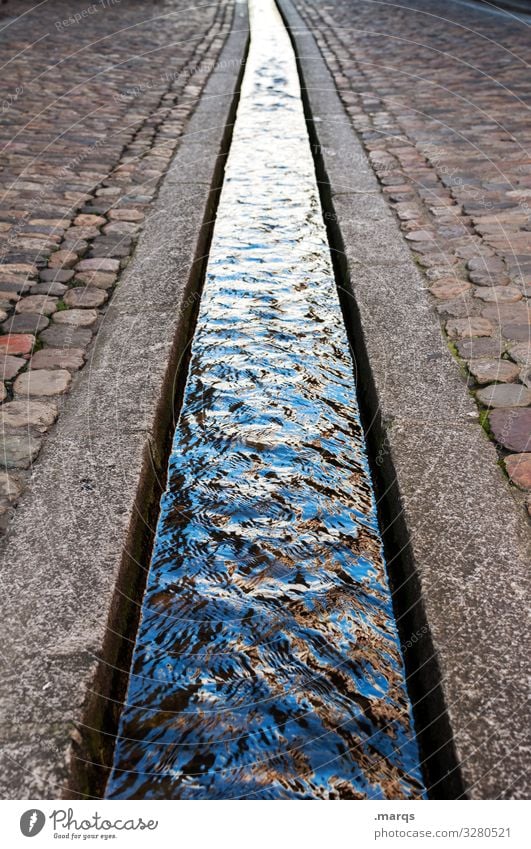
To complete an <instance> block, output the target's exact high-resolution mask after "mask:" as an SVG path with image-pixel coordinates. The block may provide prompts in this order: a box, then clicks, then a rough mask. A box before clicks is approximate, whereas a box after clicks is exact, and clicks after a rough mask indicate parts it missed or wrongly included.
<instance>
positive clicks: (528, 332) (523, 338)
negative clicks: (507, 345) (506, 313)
mask: <svg viewBox="0 0 531 849" xmlns="http://www.w3.org/2000/svg"><path fill="white" fill-rule="evenodd" d="M502 334H503V335H504V336H505V338H506V339H510V340H511V341H512V342H531V325H529V324H505V325H504V326H503V327H502Z"/></svg>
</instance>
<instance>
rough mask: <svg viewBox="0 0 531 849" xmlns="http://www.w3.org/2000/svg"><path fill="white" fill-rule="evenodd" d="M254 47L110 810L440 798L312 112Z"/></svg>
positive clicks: (286, 49) (271, 21)
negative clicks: (413, 707) (382, 529)
mask: <svg viewBox="0 0 531 849" xmlns="http://www.w3.org/2000/svg"><path fill="white" fill-rule="evenodd" d="M251 11H252V44H251V51H250V55H249V61H248V65H247V69H246V74H245V79H244V84H243V91H242V97H241V102H240V106H239V109H238V117H237V123H236V127H235V133H234V138H233V143H232V147H231V152H230V156H229V159H228V164H227V173H226V180H225V183H224V187H223V192H222V196H221V201H220V207H219V211H218V216H217V221H216V226H215V232H214V238H213V243H212V248H211V253H210V260H209V265H208V272H207V279H206V284H205V290H204V295H203V299H202V302H201V308H200V314H199V321H198V327H197V332H196V336H195V338H194V342H193V348H192V357H191V364H190V372H189V376H188V382H187V387H186V391H185V396H184V401H183V409H182V413H181V416H180V418H179V422H178V425H177V430H176V433H175V437H174V442H173V451H172V455H171V461H170V468H169V480H168V489H167V491H166V493H165V495H164V497H163V500H162V507H161V515H160V519H159V524H158V529H157V536H156V542H155V550H154V554H153V559H152V563H151V567H150V572H149V577H148V584H147V589H146V594H145V598H144V602H143V615H142V620H141V623H140V628H139V633H138V637H137V642H136V647H135V651H134V658H133V667H132V673H131V678H130V684H129V690H128V693H127V699H126V706H125V709H124V712H123V716H122V720H121V724H120V728H119V734H120V739H119V740H118V743H117V748H116V753H115V761H114V770H113V772H112V775H111V777H110V781H109V785H108V789H107V795H108V797H110V798H148V799H157V798H175V799H203V798H209V799H241V798H246V799H253V798H257V799H351V798H395V799H399V798H417V797H421V796H422V795H423V788H422V780H421V776H420V770H419V766H418V752H417V747H416V742H415V737H414V733H413V730H412V720H411V713H410V705H409V702H408V698H407V694H406V691H405V687H404V671H403V667H402V661H401V655H400V650H399V643H398V639H397V634H396V630H395V624H394V620H393V612H392V607H391V599H390V594H389V589H388V585H387V580H386V574H385V568H384V563H383V559H382V550H381V542H380V537H379V532H378V527H377V521H376V514H375V505H374V499H373V495H372V488H371V481H370V477H369V472H368V466H367V460H366V456H365V445H364V441H363V435H362V431H361V428H360V422H359V416H358V410H357V403H356V396H355V390H354V381H353V366H352V360H351V357H350V353H349V349H348V344H347V340H346V335H345V329H344V326H343V322H342V317H341V312H340V308H339V303H338V299H337V294H336V289H335V283H334V278H333V273H332V265H331V260H330V252H329V248H328V244H327V240H326V233H325V228H324V226H323V223H322V214H321V209H320V205H319V198H318V192H317V187H316V182H315V175H314V168H313V162H312V158H311V153H310V147H309V141H308V136H307V132H306V126H305V120H304V117H303V111H302V105H301V100H300V90H299V83H298V78H297V72H296V67H295V61H294V57H293V53H292V49H291V45H290V43H289V40H288V36H287V33H286V31H285V30H284V28H283V26H282V24H281V22H280V19H279V17H278V13H277V12H276V10H275V8H274V5H273V3H272V0H256V2H252V4H251Z"/></svg>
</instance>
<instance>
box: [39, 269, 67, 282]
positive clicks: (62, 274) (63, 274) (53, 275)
mask: <svg viewBox="0 0 531 849" xmlns="http://www.w3.org/2000/svg"><path fill="white" fill-rule="evenodd" d="M39 277H40V279H41V280H42V282H43V283H69V282H70V280H72V279H73V277H74V272H73V271H70V270H67V269H64V268H45V269H43V270H42V271H40V272H39Z"/></svg>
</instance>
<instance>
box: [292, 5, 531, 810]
mask: <svg viewBox="0 0 531 849" xmlns="http://www.w3.org/2000/svg"><path fill="white" fill-rule="evenodd" d="M279 5H280V8H281V11H282V13H283V16H284V20H285V22H286V24H287V26H288V27H289V29H290V31H291V36H292V40H293V43H294V47H295V52H296V54H297V57H298V62H299V72H300V74H301V81H302V86H303V96H304V99H305V107H306V114H307V117H308V129H309V133H310V138H311V142H312V145H313V150H314V156H315V162H316V168H317V175H318V179H319V183H320V189H321V199H322V203H323V208H324V210H325V212H324V215H325V219H326V221H327V224H328V231H329V239H330V244H331V246H332V252H333V256H334V261H335V268H336V277H337V280H338V283H339V286H340V296H341V299H342V304H343V311H344V315H345V319H346V322H347V326H348V329H349V333H350V339H351V344H352V347H353V352H354V358H355V362H356V370H357V380H358V394H359V397H360V406H361V409H362V416H363V419H364V425H365V428H366V432H367V434H368V441H369V446H370V452H369V453H370V455H372V461H373V473H374V477H375V481H376V485H377V493H378V501H379V511H380V516H381V522H382V528H383V531H384V539H385V545H386V554H387V558H388V563H389V572H390V579H391V583H392V587H393V590H394V601H395V608H396V612H397V618H398V621H399V628H400V635H401V641H402V646H403V651H404V655H405V658H406V667H407V672H408V686H409V690H410V693H411V696H412V699H413V701H414V704H415V720H416V725H417V731H418V735H419V743H420V746H421V754H422V758H423V766H424V770H425V775H426V780H427V782H428V786H429V792H430V796H431V797H432V798H466V797H469V798H474V799H484V798H498V797H500V798H520V797H524V798H527V797H528V796H529V790H530V787H529V779H528V777H526V776H528V773H527V769H528V768H527V765H526V761H527V762H528V755H526V752H525V740H524V737H525V733H526V715H527V714H526V707H525V704H526V700H527V688H526V684H525V678H526V667H527V665H528V657H529V649H527V651H526V650H525V648H524V646H523V642H524V641H525V633H526V632H525V611H526V600H525V591H526V586H527V584H528V573H529V563H530V556H529V555H530V549H529V527H528V523H527V520H526V518H525V515H524V508H523V504H522V501H521V499H520V498H519V497H518V494H517V493H516V492H515V491H514V489H513V488H512V487H510V486H509V484H508V482H507V479H506V477H505V476H504V474H503V472H502V470H501V469H500V467H499V465H498V464H497V459H498V458H497V454H496V450H495V448H494V445H493V444H492V443H491V442H490V441H489V439H488V438H487V436H486V434H485V433H484V431H483V430H482V428H481V426H480V424H479V421H478V415H477V408H476V405H475V403H474V402H473V400H472V398H471V397H470V395H469V393H468V392H467V389H466V385H465V383H464V381H463V379H462V377H461V375H460V372H459V367H458V365H457V363H456V361H455V360H454V359H453V357H452V356H451V354H450V351H449V349H448V347H447V346H446V344H445V342H444V339H443V336H442V333H441V327H440V324H439V322H438V319H437V317H436V315H435V314H434V312H433V310H432V307H431V305H430V304H429V300H428V294H427V292H426V291H425V289H426V282H425V279H424V277H423V275H422V274H421V272H420V271H419V269H418V267H417V266H416V265H415V263H414V261H413V259H412V257H411V254H410V250H409V247H408V246H407V244H406V242H405V240H404V238H403V235H402V233H401V231H400V229H399V227H398V224H397V222H396V221H395V219H394V218H393V215H392V213H391V212H390V210H389V208H388V206H387V204H386V202H385V200H384V198H383V196H382V194H381V191H380V189H379V186H378V182H377V180H376V177H375V175H374V173H373V171H372V169H371V167H370V164H369V162H368V160H367V158H366V155H365V153H364V151H363V148H362V145H361V142H360V140H359V139H358V137H357V135H356V133H355V132H354V130H353V128H352V125H351V123H350V120H349V118H348V116H347V114H346V112H345V111H344V109H343V106H342V104H341V101H340V99H339V95H338V93H337V90H336V87H335V84H334V82H333V79H332V77H331V75H330V72H329V71H328V68H327V66H326V64H325V61H324V59H323V57H322V55H321V53H320V51H319V49H318V47H317V45H316V42H315V40H314V38H313V36H312V34H311V32H310V31H309V30H308V27H307V26H306V24H305V23H304V22H303V20H302V18H301V17H300V15H299V14H298V12H297V11H296V10H295V8H294V5H293V3H292V2H291V0H279Z"/></svg>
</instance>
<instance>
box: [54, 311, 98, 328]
mask: <svg viewBox="0 0 531 849" xmlns="http://www.w3.org/2000/svg"><path fill="white" fill-rule="evenodd" d="M53 320H54V322H55V323H56V324H68V325H70V326H71V327H92V325H93V324H95V323H96V321H97V320H98V312H97V310H92V309H83V310H77V309H70V310H61V312H56V313H55V314H54V316H53Z"/></svg>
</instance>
